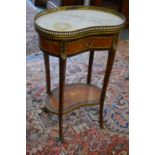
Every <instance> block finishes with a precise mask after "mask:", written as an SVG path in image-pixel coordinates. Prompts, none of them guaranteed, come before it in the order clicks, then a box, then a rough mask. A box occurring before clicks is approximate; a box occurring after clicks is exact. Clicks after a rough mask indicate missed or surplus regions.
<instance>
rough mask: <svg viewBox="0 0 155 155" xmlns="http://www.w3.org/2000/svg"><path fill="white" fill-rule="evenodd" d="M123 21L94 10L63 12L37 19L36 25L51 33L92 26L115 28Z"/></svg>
mask: <svg viewBox="0 0 155 155" xmlns="http://www.w3.org/2000/svg"><path fill="white" fill-rule="evenodd" d="M123 22H124V20H123V19H122V18H120V17H118V16H116V15H113V14H110V13H108V12H103V11H96V10H65V11H59V12H54V13H49V14H46V15H43V16H41V17H39V18H38V19H37V20H36V24H37V25H39V26H40V27H42V28H44V29H47V30H52V31H75V30H79V29H83V28H87V27H93V26H117V25H120V24H122V23H123Z"/></svg>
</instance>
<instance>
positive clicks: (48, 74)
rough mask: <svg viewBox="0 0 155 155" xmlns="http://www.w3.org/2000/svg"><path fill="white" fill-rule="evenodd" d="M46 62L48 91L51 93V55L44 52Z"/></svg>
mask: <svg viewBox="0 0 155 155" xmlns="http://www.w3.org/2000/svg"><path fill="white" fill-rule="evenodd" d="M43 55H44V64H45V72H46V91H47V93H48V94H50V93H51V80H50V64H49V55H48V54H46V53H44V52H43Z"/></svg>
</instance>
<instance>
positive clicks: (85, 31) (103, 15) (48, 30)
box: [34, 6, 125, 141]
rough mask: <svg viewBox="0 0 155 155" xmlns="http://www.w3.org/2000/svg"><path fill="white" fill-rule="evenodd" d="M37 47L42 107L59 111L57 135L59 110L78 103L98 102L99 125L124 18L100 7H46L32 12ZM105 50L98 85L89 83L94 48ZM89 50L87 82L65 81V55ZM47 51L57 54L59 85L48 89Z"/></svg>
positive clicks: (48, 68) (61, 117)
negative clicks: (104, 64) (42, 82)
mask: <svg viewBox="0 0 155 155" xmlns="http://www.w3.org/2000/svg"><path fill="white" fill-rule="evenodd" d="M34 23H35V29H36V31H37V32H38V34H39V45H40V49H41V50H42V51H43V54H44V62H45V70H46V87H47V98H46V108H47V109H48V110H49V111H50V112H52V113H54V114H58V115H59V138H60V140H61V141H62V140H63V114H66V113H68V112H70V111H73V110H74V109H76V108H79V107H81V106H93V105H96V104H99V105H100V112H99V123H100V127H101V128H102V127H103V109H104V107H103V106H104V98H105V94H106V89H107V85H108V81H109V77H110V73H111V70H112V65H113V62H114V58H115V53H116V47H117V41H118V37H119V34H120V31H121V29H122V28H123V27H124V23H125V18H124V16H123V15H121V14H120V13H118V12H116V11H112V10H108V9H105V8H103V7H92V6H76V7H75V6H74V7H73V6H68V7H60V8H57V9H49V10H45V11H43V12H40V13H38V14H37V15H36V16H35V22H34ZM99 50H108V61H107V67H106V72H105V76H104V81H103V88H102V89H100V88H98V87H96V86H94V85H91V84H90V83H91V73H92V65H93V57H94V51H99ZM86 51H90V57H89V67H88V76H87V84H82V83H81V84H68V85H65V70H66V60H67V58H68V57H71V56H74V55H77V54H80V53H83V52H86ZM49 55H51V56H56V57H58V58H59V88H56V89H54V90H53V91H51V82H50V65H49Z"/></svg>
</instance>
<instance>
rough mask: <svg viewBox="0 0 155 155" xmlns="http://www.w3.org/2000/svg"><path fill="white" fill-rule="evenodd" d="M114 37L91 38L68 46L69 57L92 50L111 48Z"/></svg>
mask: <svg viewBox="0 0 155 155" xmlns="http://www.w3.org/2000/svg"><path fill="white" fill-rule="evenodd" d="M112 43H113V38H112V37H90V38H84V39H81V40H78V41H74V42H71V43H68V44H67V47H66V51H67V54H68V55H72V54H76V53H79V52H82V51H86V50H91V49H106V48H111V46H112Z"/></svg>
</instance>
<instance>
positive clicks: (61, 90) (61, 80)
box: [59, 57, 66, 142]
mask: <svg viewBox="0 0 155 155" xmlns="http://www.w3.org/2000/svg"><path fill="white" fill-rule="evenodd" d="M65 72H66V59H63V58H61V57H60V58H59V139H60V141H61V142H64V137H63V105H64V86H65Z"/></svg>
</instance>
